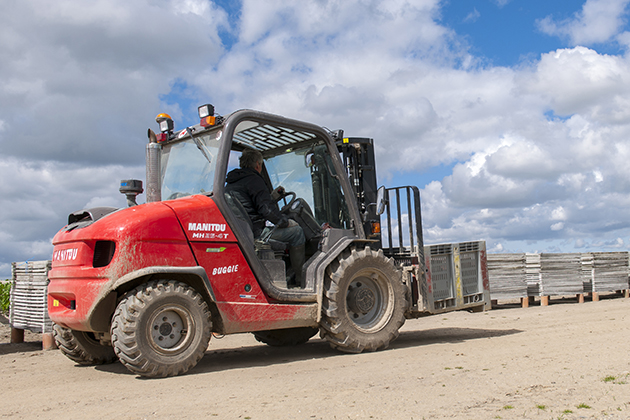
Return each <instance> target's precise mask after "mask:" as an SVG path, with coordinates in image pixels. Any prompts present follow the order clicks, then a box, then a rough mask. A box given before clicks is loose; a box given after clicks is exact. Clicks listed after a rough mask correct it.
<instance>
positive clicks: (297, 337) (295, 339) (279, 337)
mask: <svg viewBox="0 0 630 420" xmlns="http://www.w3.org/2000/svg"><path fill="white" fill-rule="evenodd" d="M318 331H319V329H317V328H313V327H303V328H287V329H284V330H270V331H256V332H255V333H253V334H254V337H256V340H258V341H260V342H261V343H265V344H267V345H269V346H272V347H285V346H297V345H300V344H304V343H306V342H307V341H308V340H310V339H311V337H313V336H314V335H315V334H317V333H318Z"/></svg>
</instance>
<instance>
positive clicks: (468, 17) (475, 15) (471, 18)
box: [464, 8, 481, 23]
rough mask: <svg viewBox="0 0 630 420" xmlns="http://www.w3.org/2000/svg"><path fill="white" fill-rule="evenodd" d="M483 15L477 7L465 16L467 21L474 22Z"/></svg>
mask: <svg viewBox="0 0 630 420" xmlns="http://www.w3.org/2000/svg"><path fill="white" fill-rule="evenodd" d="M480 17H481V13H479V10H477V9H476V8H475V9H473V11H472V12H470V13H468V14H467V15H466V17H465V18H464V22H465V23H473V22H476V21H477V20H478V19H479V18H480Z"/></svg>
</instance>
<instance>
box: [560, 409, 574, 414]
mask: <svg viewBox="0 0 630 420" xmlns="http://www.w3.org/2000/svg"><path fill="white" fill-rule="evenodd" d="M562 414H573V410H569V409H568V408H567V409H566V410H564V411H563V412H562Z"/></svg>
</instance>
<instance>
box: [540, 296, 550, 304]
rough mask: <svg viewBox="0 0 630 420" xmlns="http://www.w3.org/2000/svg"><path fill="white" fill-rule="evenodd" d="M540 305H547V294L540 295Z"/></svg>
mask: <svg viewBox="0 0 630 420" xmlns="http://www.w3.org/2000/svg"><path fill="white" fill-rule="evenodd" d="M540 306H549V296H541V297H540Z"/></svg>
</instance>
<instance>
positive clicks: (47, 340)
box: [42, 333, 57, 350]
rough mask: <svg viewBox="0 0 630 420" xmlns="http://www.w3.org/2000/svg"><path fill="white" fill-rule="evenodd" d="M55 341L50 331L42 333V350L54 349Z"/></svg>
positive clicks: (55, 346)
mask: <svg viewBox="0 0 630 420" xmlns="http://www.w3.org/2000/svg"><path fill="white" fill-rule="evenodd" d="M56 348H57V343H56V342H55V338H54V337H53V334H52V333H44V334H42V350H55V349H56Z"/></svg>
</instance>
